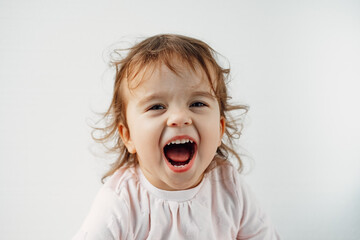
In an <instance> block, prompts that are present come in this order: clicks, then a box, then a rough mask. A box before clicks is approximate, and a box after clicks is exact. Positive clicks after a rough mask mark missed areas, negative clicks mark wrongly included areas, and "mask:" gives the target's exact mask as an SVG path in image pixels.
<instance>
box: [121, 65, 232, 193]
mask: <svg viewBox="0 0 360 240" xmlns="http://www.w3.org/2000/svg"><path fill="white" fill-rule="evenodd" d="M199 72H200V71H199ZM202 76H206V75H205V74H199V73H194V72H193V71H191V70H190V69H186V68H184V69H183V70H182V71H181V72H180V74H179V75H177V74H175V73H174V72H172V71H171V70H170V69H168V68H167V67H166V66H165V65H161V67H160V68H157V69H156V70H155V71H154V73H153V74H152V75H151V76H150V77H149V78H146V79H144V80H142V81H141V82H140V84H139V85H138V86H136V87H135V88H134V89H131V90H129V89H128V88H127V83H125V84H124V85H123V88H124V89H123V90H124V91H123V93H124V94H125V97H126V101H125V102H126V118H127V124H128V129H127V128H126V127H125V126H124V125H122V124H120V126H119V132H120V136H121V138H122V139H123V141H124V143H125V145H126V147H127V148H128V150H129V152H131V153H136V154H137V159H138V162H139V165H140V168H141V170H142V172H143V173H144V175H145V177H146V178H147V179H148V181H149V182H150V183H152V184H153V185H154V186H155V187H158V188H160V189H164V190H183V189H188V188H191V187H194V186H196V185H197V184H198V183H199V182H200V181H201V180H202V177H203V173H204V171H205V170H206V168H207V167H208V166H209V164H210V162H211V161H212V159H213V158H214V156H215V153H216V149H217V147H218V146H220V144H221V138H222V135H223V133H224V128H225V120H224V119H223V118H222V117H221V116H220V111H219V104H218V102H217V100H216V98H215V97H214V95H213V93H212V90H211V87H210V84H209V82H208V80H207V79H206V78H204V77H202ZM130 85H131V82H130Z"/></svg>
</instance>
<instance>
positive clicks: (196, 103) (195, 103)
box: [190, 102, 207, 107]
mask: <svg viewBox="0 0 360 240" xmlns="http://www.w3.org/2000/svg"><path fill="white" fill-rule="evenodd" d="M206 106H207V105H206V104H205V103H203V102H194V103H192V104H191V105H190V107H206Z"/></svg>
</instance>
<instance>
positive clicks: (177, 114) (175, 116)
mask: <svg viewBox="0 0 360 240" xmlns="http://www.w3.org/2000/svg"><path fill="white" fill-rule="evenodd" d="M191 124H192V120H191V117H190V116H189V114H188V113H187V112H186V111H173V112H171V113H170V116H169V118H168V119H167V125H168V126H169V127H184V126H188V125H191Z"/></svg>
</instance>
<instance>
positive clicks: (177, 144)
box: [164, 139, 196, 169]
mask: <svg viewBox="0 0 360 240" xmlns="http://www.w3.org/2000/svg"><path fill="white" fill-rule="evenodd" d="M195 151H196V144H195V143H194V142H193V141H192V140H190V139H181V140H175V141H172V142H170V143H168V144H167V145H166V146H165V147H164V155H165V157H166V159H167V161H168V162H169V163H170V164H171V166H173V167H175V168H178V169H180V168H185V167H186V166H187V165H188V164H189V163H190V161H191V160H192V159H193V157H194V154H195Z"/></svg>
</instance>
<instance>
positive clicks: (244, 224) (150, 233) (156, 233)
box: [73, 164, 280, 240]
mask: <svg viewBox="0 0 360 240" xmlns="http://www.w3.org/2000/svg"><path fill="white" fill-rule="evenodd" d="M78 239H87V240H99V239H106V240H110V239H171V240H177V239H207V240H209V239H217V240H218V239H253V240H255V239H256V240H267V239H280V238H279V236H278V234H277V233H276V231H275V229H274V227H273V225H272V224H271V223H270V221H269V219H268V217H267V216H266V215H265V213H264V212H263V211H262V210H261V209H260V207H259V206H258V204H257V202H256V200H255V199H254V196H253V195H252V193H251V191H250V190H249V188H248V186H247V185H246V184H245V183H244V180H243V179H242V177H241V176H240V175H239V173H238V172H237V171H236V169H235V168H234V167H233V166H232V165H230V164H227V165H222V166H218V167H216V168H215V169H213V170H211V171H210V172H208V173H207V174H205V176H204V178H203V180H202V182H201V183H200V184H199V185H198V186H197V187H195V188H192V189H188V190H183V191H164V190H161V189H158V188H156V187H154V186H153V185H151V183H149V182H148V181H147V179H146V178H145V177H144V175H143V174H142V173H141V170H140V169H139V168H128V169H125V168H122V169H119V170H118V171H117V172H115V173H114V175H113V176H111V177H110V179H109V180H108V181H107V182H106V183H105V184H104V186H103V187H102V188H101V189H100V191H99V193H98V195H97V197H96V199H95V201H94V203H93V206H92V208H91V211H90V213H89V215H88V216H87V218H86V220H85V222H84V224H83V225H82V227H81V229H80V230H79V232H78V233H77V234H76V236H75V237H74V238H73V240H78Z"/></svg>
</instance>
